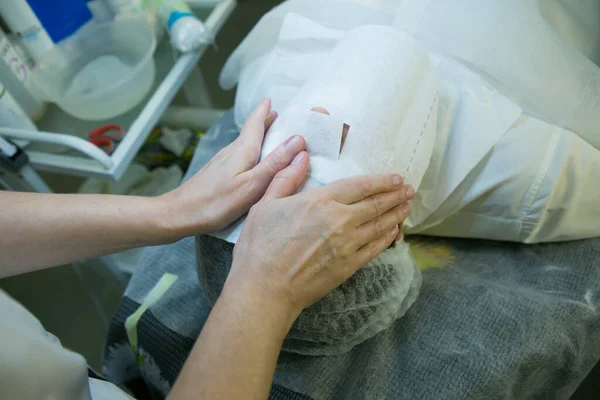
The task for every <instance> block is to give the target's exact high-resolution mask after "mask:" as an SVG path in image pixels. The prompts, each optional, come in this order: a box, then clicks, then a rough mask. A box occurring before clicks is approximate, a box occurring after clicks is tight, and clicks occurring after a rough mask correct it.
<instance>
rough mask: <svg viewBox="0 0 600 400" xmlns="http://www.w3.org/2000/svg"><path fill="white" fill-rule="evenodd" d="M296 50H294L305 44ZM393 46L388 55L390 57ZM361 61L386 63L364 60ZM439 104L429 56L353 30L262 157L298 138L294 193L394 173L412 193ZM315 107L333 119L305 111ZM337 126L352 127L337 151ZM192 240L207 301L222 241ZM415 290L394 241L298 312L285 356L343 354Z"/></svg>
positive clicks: (415, 273)
mask: <svg viewBox="0 0 600 400" xmlns="http://www.w3.org/2000/svg"><path fill="white" fill-rule="evenodd" d="M291 18H295V17H294V16H292V17H291ZM293 24H294V22H293V21H292V23H291V24H290V25H293ZM281 35H282V37H284V39H285V40H287V41H290V42H296V39H301V41H302V38H301V37H300V36H298V32H297V31H293V30H282V33H281ZM296 46H297V47H296V51H301V49H302V47H303V44H302V43H298V42H296ZM390 49H392V53H391V54H394V56H393V57H389V56H388V55H389V54H390V53H389V51H390ZM359 56H360V57H359ZM361 57H365V58H366V59H369V60H381V59H384V58H385V62H377V63H365V62H363V61H362V60H363V59H362V58H361ZM398 93H401V95H398ZM436 103H437V84H436V80H435V76H434V74H433V69H432V68H431V65H430V61H429V57H428V55H427V53H426V52H425V51H424V50H423V49H422V48H420V47H419V46H418V45H417V44H416V43H415V42H414V40H412V39H411V38H410V37H408V36H406V35H404V34H402V33H401V32H399V31H396V30H394V29H393V28H390V27H384V26H365V27H360V28H357V29H354V30H352V31H350V32H348V33H347V34H346V35H344V36H343V37H342V38H341V40H340V41H339V43H338V44H337V45H336V46H335V48H334V49H333V50H332V52H331V53H330V54H329V55H328V57H327V59H326V60H325V61H324V64H323V67H322V68H321V70H320V71H318V72H317V73H316V74H315V76H314V77H313V78H312V79H310V80H309V81H308V82H307V84H306V85H304V87H303V88H302V90H300V91H299V92H298V94H297V95H296V96H295V97H294V99H293V100H292V101H291V102H290V104H289V105H288V107H286V108H285V109H284V110H283V111H282V112H281V116H280V117H279V118H278V119H277V120H276V121H275V123H274V124H273V126H272V127H271V129H270V130H269V134H268V135H267V137H266V139H265V142H264V144H263V149H262V153H261V159H263V158H265V157H266V156H267V155H268V154H269V153H271V152H272V151H273V150H274V149H275V148H276V147H277V146H278V145H279V144H280V143H282V142H284V141H285V140H286V139H288V138H289V137H291V136H293V135H294V134H300V135H302V136H303V137H304V138H305V140H306V143H307V150H308V151H309V153H310V154H311V160H310V171H309V174H308V177H307V181H306V182H305V184H304V186H303V187H301V188H300V190H308V189H310V188H315V187H319V186H323V185H326V184H328V183H331V182H333V181H336V180H339V179H343V178H347V177H352V176H356V175H364V174H370V173H381V172H397V173H400V174H402V175H403V176H404V177H405V181H406V182H407V183H410V184H412V185H413V186H414V187H415V188H417V189H418V187H419V184H420V181H421V179H422V177H423V175H424V174H425V170H426V169H427V165H428V164H429V159H430V157H431V153H432V152H433V146H434V142H435V132H436V131H435V125H436V118H437V104H436ZM317 105H318V106H322V107H324V108H325V109H327V110H328V111H329V112H330V114H331V115H324V114H319V113H316V112H314V111H310V109H311V108H312V107H314V106H317ZM344 123H346V124H348V125H349V126H350V129H349V132H348V135H347V137H346V140H345V143H344V146H343V149H342V148H341V144H342V130H343V127H344ZM374 132H376V133H377V136H376V138H374V137H373V136H374V135H373V133H374ZM340 150H341V151H340ZM242 226H243V219H242V220H241V221H239V222H238V223H237V224H234V225H233V226H231V227H229V228H228V229H226V230H224V231H222V232H217V233H215V234H213V235H212V236H215V237H217V238H221V239H225V240H227V241H228V242H230V243H235V241H236V240H237V238H238V237H239V234H240V232H241V229H242ZM197 243H198V251H199V253H200V254H201V255H200V257H199V259H198V264H199V266H198V269H199V280H200V286H201V287H202V289H203V290H204V292H205V293H206V295H207V297H208V299H209V301H210V302H211V303H212V304H214V302H215V301H216V300H217V298H218V295H219V294H220V292H221V290H222V287H223V285H224V283H225V279H226V277H227V274H228V273H229V269H230V267H231V260H227V259H226V260H214V259H213V258H211V257H210V255H211V254H215V252H214V249H215V248H219V247H223V246H224V244H223V242H219V241H215V240H211V239H209V238H199V239H198V242H197ZM420 285H421V275H420V272H419V269H418V267H417V265H416V263H415V262H414V260H413V258H412V255H411V253H410V249H409V247H408V246H407V245H406V244H405V243H399V244H397V245H396V246H395V247H394V248H390V249H387V250H386V251H384V252H383V253H382V254H380V255H379V256H378V257H377V258H375V259H374V260H373V261H371V262H370V263H369V264H368V265H366V266H365V267H363V268H362V269H360V270H359V271H358V272H357V273H356V274H355V275H354V276H353V277H351V278H350V279H349V280H348V281H346V282H345V283H344V284H343V285H342V286H340V287H338V288H336V289H334V290H333V291H332V292H330V293H329V294H328V295H327V296H325V297H324V298H322V299H321V300H319V301H318V302H317V303H315V304H314V305H312V306H311V307H308V308H307V309H305V310H303V312H302V313H301V315H300V317H299V318H298V319H297V320H296V322H295V323H294V326H293V327H292V329H291V331H290V332H289V333H288V335H287V337H286V339H285V342H284V346H283V350H284V351H289V352H295V353H299V354H307V355H334V354H340V353H343V352H346V351H348V350H350V349H351V348H352V347H354V346H355V345H357V344H359V343H361V342H363V341H364V340H366V339H369V338H370V337H372V336H374V335H375V334H377V333H378V332H380V331H381V330H383V329H385V328H387V327H388V326H389V325H390V324H391V323H392V322H393V321H394V320H396V319H397V318H399V317H401V316H402V315H404V313H405V312H406V310H407V309H408V308H409V307H410V305H412V303H413V302H414V301H415V299H416V297H417V295H418V291H419V288H420Z"/></svg>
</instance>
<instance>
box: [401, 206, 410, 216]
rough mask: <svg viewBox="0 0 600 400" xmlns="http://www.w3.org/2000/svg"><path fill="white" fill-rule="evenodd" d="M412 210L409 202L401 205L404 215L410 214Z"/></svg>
mask: <svg viewBox="0 0 600 400" xmlns="http://www.w3.org/2000/svg"><path fill="white" fill-rule="evenodd" d="M411 211H412V207H411V205H410V204H407V205H405V206H404V207H402V212H403V213H404V215H406V216H408V215H409V214H410V212H411Z"/></svg>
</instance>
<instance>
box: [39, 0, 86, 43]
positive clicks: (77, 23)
mask: <svg viewBox="0 0 600 400" xmlns="http://www.w3.org/2000/svg"><path fill="white" fill-rule="evenodd" d="M27 3H29V6H30V7H31V9H32V10H33V12H34V13H35V15H36V16H37V17H38V19H39V20H40V22H41V23H42V26H43V27H44V29H46V31H47V32H48V35H49V36H50V38H51V39H52V41H53V42H54V43H58V42H60V41H61V40H63V39H65V38H66V37H69V36H71V35H72V34H73V33H75V31H77V29H79V28H81V27H82V26H83V25H84V24H85V23H86V22H88V21H89V20H91V19H92V13H91V12H90V10H89V9H88V7H87V2H86V1H85V0H52V1H48V0H27Z"/></svg>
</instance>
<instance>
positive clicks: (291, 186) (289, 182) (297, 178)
mask: <svg viewBox="0 0 600 400" xmlns="http://www.w3.org/2000/svg"><path fill="white" fill-rule="evenodd" d="M308 161H309V156H308V153H307V152H305V151H301V152H300V153H298V155H297V156H296V157H295V158H294V160H293V161H292V163H291V164H290V165H289V166H288V167H287V168H285V169H283V170H281V171H279V172H278V173H277V174H276V175H275V177H274V178H273V180H272V181H271V184H270V185H269V188H268V189H267V191H266V193H265V195H264V197H263V200H271V199H280V198H282V197H287V196H291V195H293V194H294V192H295V191H296V189H298V187H299V186H300V184H301V183H302V181H304V178H306V174H307V173H308Z"/></svg>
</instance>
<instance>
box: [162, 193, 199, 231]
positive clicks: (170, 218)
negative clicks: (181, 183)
mask: <svg viewBox="0 0 600 400" xmlns="http://www.w3.org/2000/svg"><path fill="white" fill-rule="evenodd" d="M153 200H154V201H155V206H156V210H157V212H156V213H155V216H156V218H157V219H160V221H157V223H158V224H159V225H160V230H161V232H163V234H164V236H165V237H166V238H169V241H170V242H176V241H178V240H181V239H183V238H185V237H188V236H194V235H202V234H204V233H206V230H205V229H204V226H203V224H202V219H203V218H202V209H201V207H202V202H201V201H198V202H197V203H198V204H195V205H194V206H197V207H200V208H196V207H194V209H193V210H191V212H190V211H188V208H190V207H187V205H186V204H185V202H184V201H183V199H182V196H181V195H180V193H179V190H178V189H175V190H173V191H171V192H168V193H165V194H163V195H161V196H158V197H155V198H153Z"/></svg>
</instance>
